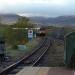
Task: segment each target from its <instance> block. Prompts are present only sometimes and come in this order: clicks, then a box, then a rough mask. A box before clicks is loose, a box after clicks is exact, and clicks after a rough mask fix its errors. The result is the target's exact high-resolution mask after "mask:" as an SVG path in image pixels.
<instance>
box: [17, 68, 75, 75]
mask: <svg viewBox="0 0 75 75" xmlns="http://www.w3.org/2000/svg"><path fill="white" fill-rule="evenodd" d="M16 75H75V72H74V70H71V69H66V68H64V67H25V68H24V69H22V70H21V71H20V72H18V73H17V74H16Z"/></svg>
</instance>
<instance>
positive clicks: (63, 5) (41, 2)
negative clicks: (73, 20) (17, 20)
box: [0, 0, 75, 17]
mask: <svg viewBox="0 0 75 75" xmlns="http://www.w3.org/2000/svg"><path fill="white" fill-rule="evenodd" d="M0 13H3V14H4V13H16V14H20V15H26V16H48V17H49V16H50V17H56V16H63V15H75V0H0Z"/></svg>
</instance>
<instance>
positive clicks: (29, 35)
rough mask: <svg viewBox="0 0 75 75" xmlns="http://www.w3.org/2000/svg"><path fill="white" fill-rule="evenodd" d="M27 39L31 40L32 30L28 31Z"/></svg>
mask: <svg viewBox="0 0 75 75" xmlns="http://www.w3.org/2000/svg"><path fill="white" fill-rule="evenodd" d="M28 38H33V30H32V29H30V30H28Z"/></svg>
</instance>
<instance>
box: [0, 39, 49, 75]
mask: <svg viewBox="0 0 75 75" xmlns="http://www.w3.org/2000/svg"><path fill="white" fill-rule="evenodd" d="M49 47H50V39H49V38H45V39H44V41H43V43H42V44H41V45H40V46H39V47H38V48H36V50H34V51H33V52H32V53H31V54H30V55H28V56H26V57H24V58H23V59H21V60H20V61H18V62H16V63H14V64H12V65H10V66H9V67H7V68H5V69H4V70H3V71H2V72H0V75H15V74H16V73H17V72H19V71H20V70H21V69H23V68H24V67H25V66H32V67H33V66H39V62H40V60H41V58H42V57H43V56H44V55H45V53H46V52H47V50H48V49H49Z"/></svg>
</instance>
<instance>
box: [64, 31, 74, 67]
mask: <svg viewBox="0 0 75 75" xmlns="http://www.w3.org/2000/svg"><path fill="white" fill-rule="evenodd" d="M74 53H75V32H72V33H70V34H68V35H66V36H65V51H64V62H65V65H67V66H68V65H70V62H71V57H72V56H73V55H74Z"/></svg>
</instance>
